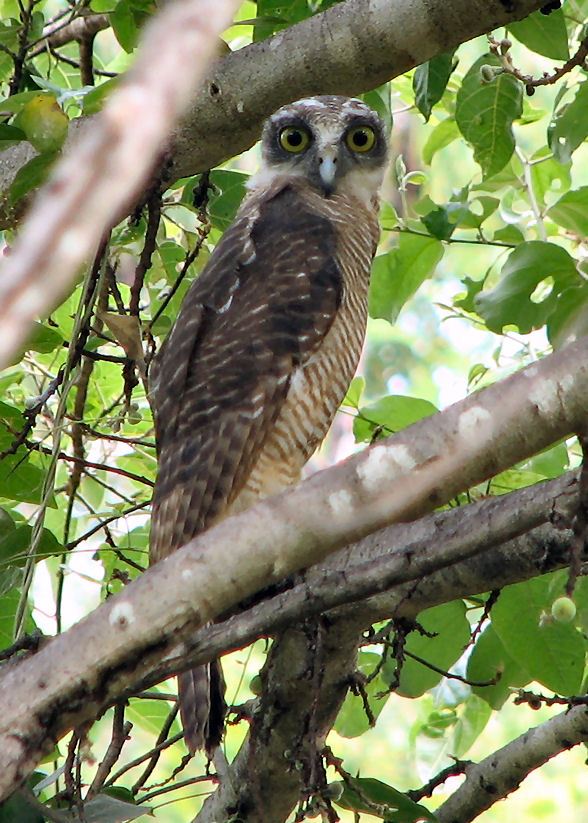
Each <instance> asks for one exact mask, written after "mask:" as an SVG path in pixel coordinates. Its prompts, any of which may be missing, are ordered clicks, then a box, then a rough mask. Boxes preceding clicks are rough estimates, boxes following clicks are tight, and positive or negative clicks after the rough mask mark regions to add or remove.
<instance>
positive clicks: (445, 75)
mask: <svg viewBox="0 0 588 823" xmlns="http://www.w3.org/2000/svg"><path fill="white" fill-rule="evenodd" d="M454 54H455V50H452V51H449V52H446V53H445V54H438V55H437V56H436V57H433V58H431V60H427V62H426V63H423V64H422V65H420V66H419V67H418V68H417V69H416V71H415V73H414V75H413V78H412V87H413V90H414V100H415V103H416V105H417V108H418V110H419V111H420V113H421V114H422V115H423V117H424V118H425V120H426V121H428V119H429V117H430V116H431V110H432V108H433V106H434V105H435V103H438V102H439V100H441V98H442V97H443V93H444V91H445V88H446V87H447V81H448V80H449V78H450V77H451V72H452V71H453V70H454V69H455V67H456V65H457V62H456V61H455V60H454V59H453V56H454Z"/></svg>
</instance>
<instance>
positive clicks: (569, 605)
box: [551, 597, 576, 623]
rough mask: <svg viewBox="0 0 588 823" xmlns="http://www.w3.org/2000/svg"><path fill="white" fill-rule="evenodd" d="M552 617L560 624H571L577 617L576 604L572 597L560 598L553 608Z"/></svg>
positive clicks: (555, 601)
mask: <svg viewBox="0 0 588 823" xmlns="http://www.w3.org/2000/svg"><path fill="white" fill-rule="evenodd" d="M551 616H552V617H553V619H554V620H557V622H558V623H571V622H572V620H573V619H574V618H575V617H576V604H575V603H574V601H573V600H572V598H571V597H558V598H557V600H554V601H553V604H552V606H551Z"/></svg>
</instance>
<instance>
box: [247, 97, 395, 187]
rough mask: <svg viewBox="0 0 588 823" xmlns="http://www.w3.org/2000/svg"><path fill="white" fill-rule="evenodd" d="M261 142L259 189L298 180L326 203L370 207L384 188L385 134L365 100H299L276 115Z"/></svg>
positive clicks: (310, 98)
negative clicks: (340, 197) (279, 180)
mask: <svg viewBox="0 0 588 823" xmlns="http://www.w3.org/2000/svg"><path fill="white" fill-rule="evenodd" d="M261 142H262V156H263V168H262V170H261V173H259V176H257V175H256V177H257V178H258V179H257V180H256V181H255V183H258V182H259V183H262V182H263V184H264V185H267V183H268V182H270V180H271V178H273V177H274V176H277V175H280V176H281V175H285V176H289V175H294V176H299V177H304V178H306V179H307V180H308V181H309V182H310V183H311V184H312V185H313V186H314V187H315V188H317V189H318V190H320V191H321V192H322V193H323V194H324V195H325V196H326V197H328V196H330V195H331V194H333V193H346V194H352V195H355V196H356V197H360V198H361V199H362V200H364V201H366V202H367V201H369V200H371V198H373V197H374V196H375V195H376V194H377V192H378V189H379V188H380V186H381V184H382V179H383V176H384V171H385V169H386V161H387V151H388V143H387V139H386V130H385V127H384V123H383V122H382V119H381V118H380V117H379V115H378V114H376V112H375V111H374V110H373V109H371V108H370V107H369V106H367V105H366V104H365V103H364V102H362V101H361V100H357V99H355V98H349V97H338V96H334V95H325V96H321V97H308V98H305V99H304V100H297V101H296V102H295V103H290V104H288V105H287V106H283V107H282V108H281V109H278V110H277V111H276V112H275V113H274V114H272V116H271V117H270V118H269V119H268V120H267V121H266V124H265V127H264V130H263V135H262V140H261Z"/></svg>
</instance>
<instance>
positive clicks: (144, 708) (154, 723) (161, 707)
mask: <svg viewBox="0 0 588 823" xmlns="http://www.w3.org/2000/svg"><path fill="white" fill-rule="evenodd" d="M169 709H170V707H169V706H168V704H167V703H166V702H165V701H164V700H147V699H145V700H139V699H137V700H132V701H131V703H130V704H129V706H128V708H127V711H126V717H127V718H128V719H129V720H130V721H131V723H133V724H136V725H138V726H140V727H141V728H142V729H145V730H146V731H149V732H151V733H152V734H155V735H157V734H158V733H159V731H160V730H161V726H162V724H163V722H164V720H165V719H166V718H167V716H168V715H169ZM179 731H180V726H179V723H178V721H177V720H174V722H173V724H172V726H171V734H172V735H173V734H177V733H178V732H179Z"/></svg>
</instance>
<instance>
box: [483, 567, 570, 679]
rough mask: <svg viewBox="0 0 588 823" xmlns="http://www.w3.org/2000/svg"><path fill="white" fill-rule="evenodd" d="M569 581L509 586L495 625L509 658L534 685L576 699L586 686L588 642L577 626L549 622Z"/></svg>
mask: <svg viewBox="0 0 588 823" xmlns="http://www.w3.org/2000/svg"><path fill="white" fill-rule="evenodd" d="M564 581H565V573H564V576H562V575H561V574H556V575H545V576H544V577H536V578H535V579H533V580H527V581H525V582H524V583H516V584H515V585H513V586H507V587H506V588H505V589H503V591H502V592H501V594H500V597H499V598H498V601H497V603H496V604H495V606H494V608H493V609H492V625H493V627H494V630H495V631H496V634H497V635H498V637H499V638H500V641H501V642H502V644H503V646H504V648H505V649H506V651H507V653H508V654H509V655H510V656H511V657H512V658H513V660H514V661H515V662H516V663H517V664H518V665H519V666H520V667H521V668H522V669H524V670H525V671H526V672H528V674H529V677H530V678H531V679H532V680H537V681H538V682H539V683H541V684H542V685H543V686H545V687H546V688H548V689H552V690H553V691H555V692H557V693H558V694H562V695H571V694H577V693H578V692H579V690H580V687H581V684H582V678H583V675H584V660H585V655H586V641H585V640H584V637H583V636H582V634H581V633H580V632H579V631H578V629H577V628H576V627H575V626H574V624H572V623H569V624H564V623H556V622H554V621H552V620H551V619H550V618H549V615H550V611H551V604H552V603H553V601H554V600H555V599H556V598H557V597H558V596H559V595H561V594H562V593H563V586H564Z"/></svg>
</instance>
